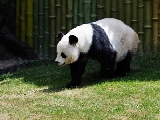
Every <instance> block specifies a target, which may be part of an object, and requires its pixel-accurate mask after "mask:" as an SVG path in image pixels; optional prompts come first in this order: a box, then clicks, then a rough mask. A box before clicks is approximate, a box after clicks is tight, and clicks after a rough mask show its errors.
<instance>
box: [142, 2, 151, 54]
mask: <svg viewBox="0 0 160 120" xmlns="http://www.w3.org/2000/svg"><path fill="white" fill-rule="evenodd" d="M144 5H145V6H144V13H145V16H144V33H145V42H144V50H145V52H149V50H150V49H151V39H152V37H151V36H152V11H151V10H152V9H151V8H152V7H151V6H152V0H145V2H144Z"/></svg>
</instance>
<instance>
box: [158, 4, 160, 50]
mask: <svg viewBox="0 0 160 120" xmlns="http://www.w3.org/2000/svg"><path fill="white" fill-rule="evenodd" d="M158 41H159V46H158V50H160V1H159V2H158Z"/></svg>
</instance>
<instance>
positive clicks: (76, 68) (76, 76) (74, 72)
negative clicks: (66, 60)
mask: <svg viewBox="0 0 160 120" xmlns="http://www.w3.org/2000/svg"><path fill="white" fill-rule="evenodd" d="M87 61H88V58H87V57H80V58H79V60H78V61H76V62H74V63H72V64H70V73H71V82H70V83H69V84H68V85H67V86H66V87H67V88H75V87H77V86H79V85H80V84H81V83H82V76H83V73H84V72H85V67H86V64H87Z"/></svg>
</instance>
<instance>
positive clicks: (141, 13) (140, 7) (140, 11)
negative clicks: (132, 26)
mask: <svg viewBox="0 0 160 120" xmlns="http://www.w3.org/2000/svg"><path fill="white" fill-rule="evenodd" d="M143 25H144V1H143V0H138V36H139V39H140V41H141V43H140V44H139V47H138V50H139V51H140V52H144V29H143Z"/></svg>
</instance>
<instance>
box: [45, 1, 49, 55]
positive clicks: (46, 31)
mask: <svg viewBox="0 0 160 120" xmlns="http://www.w3.org/2000/svg"><path fill="white" fill-rule="evenodd" d="M44 15H45V16H44V21H45V24H44V56H45V57H46V58H48V57H49V0H44Z"/></svg>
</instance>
